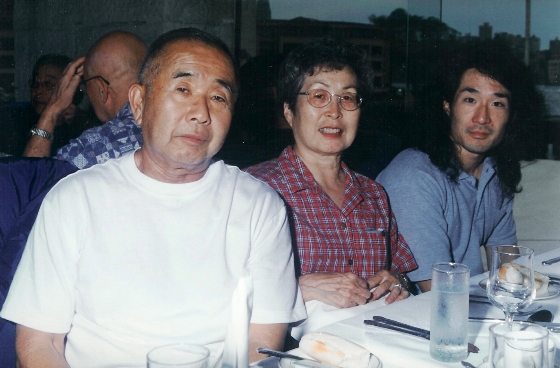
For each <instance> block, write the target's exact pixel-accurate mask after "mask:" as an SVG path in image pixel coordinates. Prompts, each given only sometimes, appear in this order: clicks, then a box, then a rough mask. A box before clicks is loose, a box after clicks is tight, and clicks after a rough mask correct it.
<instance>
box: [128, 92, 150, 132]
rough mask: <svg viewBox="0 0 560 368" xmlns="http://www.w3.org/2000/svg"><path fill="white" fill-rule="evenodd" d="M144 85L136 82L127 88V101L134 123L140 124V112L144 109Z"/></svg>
mask: <svg viewBox="0 0 560 368" xmlns="http://www.w3.org/2000/svg"><path fill="white" fill-rule="evenodd" d="M145 95H146V87H145V86H143V85H140V84H137V83H134V84H133V85H132V86H130V88H129V90H128V101H129V102H130V109H131V110H132V115H133V116H134V120H135V121H136V124H138V125H142V112H143V111H144V97H145Z"/></svg>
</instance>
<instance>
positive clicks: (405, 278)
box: [397, 272, 410, 290]
mask: <svg viewBox="0 0 560 368" xmlns="http://www.w3.org/2000/svg"><path fill="white" fill-rule="evenodd" d="M397 277H398V279H399V282H400V283H401V286H402V287H403V289H405V290H408V288H409V287H410V280H409V279H408V276H406V275H405V274H404V273H400V272H399V274H398V275H397Z"/></svg>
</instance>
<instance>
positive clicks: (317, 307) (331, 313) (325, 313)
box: [291, 297, 386, 340]
mask: <svg viewBox="0 0 560 368" xmlns="http://www.w3.org/2000/svg"><path fill="white" fill-rule="evenodd" d="M385 305H386V304H385V297H383V298H381V299H378V300H375V301H373V302H370V303H367V304H364V305H359V306H356V307H352V308H337V307H333V306H332V305H328V304H325V303H323V302H320V301H317V300H311V301H308V302H305V308H306V310H307V319H306V320H305V321H303V322H302V323H300V324H298V325H297V326H294V327H292V330H291V335H292V337H293V338H294V339H296V340H300V339H301V337H302V336H303V335H305V334H307V333H309V332H314V331H317V330H318V329H320V328H321V327H325V326H328V325H330V324H333V323H335V322H339V321H342V320H344V319H347V318H351V317H354V316H357V315H361V314H363V313H364V312H366V311H372V310H375V309H377V308H381V307H384V306H385Z"/></svg>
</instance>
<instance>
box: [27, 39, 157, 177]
mask: <svg viewBox="0 0 560 368" xmlns="http://www.w3.org/2000/svg"><path fill="white" fill-rule="evenodd" d="M145 54H146V45H145V43H144V42H143V41H142V40H141V39H140V38H139V37H138V36H136V35H134V34H132V33H128V32H122V31H116V32H111V33H108V34H106V35H105V36H103V37H101V38H100V39H99V40H98V41H97V42H95V44H94V45H93V46H92V47H91V48H90V49H89V51H88V53H87V54H86V56H85V57H82V58H79V59H77V60H75V61H74V62H73V63H71V64H69V65H68V67H67V68H66V70H65V71H64V75H63V77H62V78H61V80H60V82H59V83H58V84H57V86H56V88H55V89H54V91H53V96H52V98H51V99H50V101H49V102H48V104H47V106H46V107H45V109H44V111H43V113H42V115H41V118H40V119H39V122H38V123H37V126H36V127H35V128H34V130H33V131H32V132H31V134H32V136H31V138H30V140H29V142H28V144H27V147H26V149H25V152H24V156H28V157H44V156H48V155H49V152H50V148H51V144H52V140H53V138H54V136H53V132H54V126H55V124H56V117H57V116H59V115H60V113H61V112H62V111H64V110H65V109H66V108H67V107H68V106H69V105H70V103H71V102H72V96H73V95H74V92H75V91H76V89H77V88H78V86H79V85H80V88H81V89H82V91H83V92H85V93H87V95H88V97H89V99H90V101H91V104H92V106H93V109H94V110H95V114H96V115H97V117H98V118H99V120H101V121H103V122H106V123H105V124H103V125H102V126H99V127H95V128H92V129H88V130H86V131H84V132H83V134H82V135H81V136H80V137H78V138H76V139H73V140H71V141H70V143H69V144H67V145H66V146H64V147H61V148H60V149H59V150H58V151H57V154H56V156H55V157H56V158H57V159H61V160H65V161H69V162H71V163H72V164H73V165H74V166H76V167H77V168H79V169H84V168H87V167H90V166H92V165H95V164H97V163H102V162H105V161H107V160H109V159H111V158H116V157H119V156H121V155H122V154H124V153H126V152H130V151H133V150H135V149H138V148H139V147H140V145H141V144H142V134H141V129H140V127H139V126H138V125H137V124H136V122H135V121H134V117H133V116H132V113H131V111H130V106H129V104H128V89H129V88H130V86H131V85H132V84H133V83H135V82H136V77H137V75H138V71H139V70H140V66H141V63H142V59H143V58H144V56H145Z"/></svg>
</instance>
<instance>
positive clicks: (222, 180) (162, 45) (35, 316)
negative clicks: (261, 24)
mask: <svg viewBox="0 0 560 368" xmlns="http://www.w3.org/2000/svg"><path fill="white" fill-rule="evenodd" d="M233 65H234V64H233V59H232V57H231V54H230V53H229V51H228V50H227V47H226V46H225V45H224V44H223V42H222V41H220V40H219V39H217V38H216V37H214V36H211V35H209V34H207V33H204V32H202V31H199V30H196V29H192V28H185V29H178V30H175V31H171V32H168V33H166V34H164V35H162V36H161V37H160V38H158V40H156V41H155V42H154V44H153V45H152V46H151V48H150V50H149V51H148V55H147V57H146V59H145V61H144V64H143V67H142V70H141V72H140V77H139V83H138V84H135V85H133V86H132V87H131V89H130V92H129V99H130V104H131V109H132V111H133V114H134V118H135V120H136V121H137V122H138V124H140V125H141V126H142V133H143V136H144V145H143V147H142V149H140V150H138V151H136V152H135V153H133V154H128V155H125V156H123V157H121V158H119V159H115V160H111V161H109V162H107V163H105V164H101V165H97V166H94V167H93V168H91V169H87V170H83V171H81V172H78V173H76V174H75V175H71V176H69V177H67V178H65V179H64V180H62V181H61V182H59V183H58V184H57V185H56V186H55V187H54V188H53V190H52V191H51V192H50V193H49V194H48V195H47V197H46V198H45V200H44V202H43V205H42V208H41V210H40V212H39V215H38V217H37V222H36V223H35V226H34V228H33V230H32V233H31V234H30V237H29V240H28V244H27V246H26V249H25V252H24V255H23V258H22V261H21V263H20V266H19V268H18V271H17V273H16V276H15V278H14V281H13V283H12V287H11V290H10V292H9V295H8V298H7V300H6V303H5V305H4V308H3V309H2V312H1V316H2V317H3V318H5V319H8V320H12V321H14V322H16V323H17V324H18V327H17V341H16V345H17V352H18V358H19V360H20V361H21V363H22V364H23V366H26V367H33V366H41V367H44V366H60V367H63V366H76V367H78V366H79V367H108V366H111V367H145V364H146V353H147V352H148V351H149V350H150V349H152V348H154V347H156V346H159V345H165V344H169V343H175V342H188V343H195V344H200V345H205V346H207V347H208V348H209V349H210V350H211V352H212V356H213V357H214V360H218V361H219V359H220V354H221V351H222V349H223V345H224V340H225V339H226V334H227V331H226V330H227V326H228V322H230V321H229V317H230V315H231V312H232V311H231V309H232V308H231V301H232V295H233V291H234V289H235V288H236V285H237V283H238V280H239V279H240V278H244V277H247V275H248V276H249V278H250V279H252V290H253V298H252V314H251V317H250V325H249V327H248V344H249V353H248V354H250V360H251V361H254V360H257V359H260V358H262V356H260V355H259V354H257V353H256V352H255V347H256V346H258V345H263V346H268V347H271V348H276V349H278V348H281V347H282V343H283V341H284V337H285V333H286V329H287V324H288V323H289V322H295V321H298V320H301V319H303V318H305V309H304V307H303V304H302V302H301V297H300V296H299V295H298V292H297V286H296V280H295V276H294V275H295V274H294V266H293V255H292V251H291V245H290V242H291V241H290V234H289V226H288V223H287V221H286V211H285V207H284V204H283V202H282V201H281V199H280V198H279V197H278V195H277V194H276V193H275V192H274V191H273V190H272V189H270V188H269V187H267V186H266V185H265V184H263V183H261V182H259V181H257V180H255V179H253V178H252V177H251V176H249V175H248V174H246V173H243V172H241V171H240V170H239V169H237V168H236V167H232V166H228V165H225V164H224V163H223V162H221V161H219V162H214V161H213V160H212V157H213V156H214V155H215V154H216V152H218V150H219V149H220V147H221V146H222V144H223V142H224V139H225V137H226V134H227V131H228V129H229V125H230V121H231V117H232V109H233V105H234V101H235V93H236V85H237V78H236V73H235V69H234V66H233ZM65 339H66V342H65ZM213 363H214V362H211V364H213Z"/></svg>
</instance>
